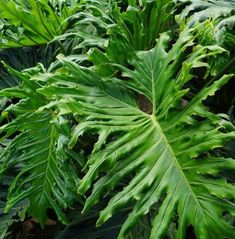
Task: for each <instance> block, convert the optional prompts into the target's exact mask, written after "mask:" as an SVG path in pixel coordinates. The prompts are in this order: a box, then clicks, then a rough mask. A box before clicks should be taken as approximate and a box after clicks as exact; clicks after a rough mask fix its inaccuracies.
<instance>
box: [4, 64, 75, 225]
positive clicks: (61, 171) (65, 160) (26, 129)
mask: <svg viewBox="0 0 235 239" xmlns="http://www.w3.org/2000/svg"><path fill="white" fill-rule="evenodd" d="M38 70H39V69H38V68H37V67H36V68H32V69H28V70H26V71H25V72H24V73H19V72H17V71H15V70H13V69H12V68H10V67H9V71H10V72H11V73H12V74H13V75H14V76H15V77H17V78H18V79H19V80H20V83H19V86H18V87H12V88H8V89H4V90H2V91H0V95H1V96H5V97H8V98H11V97H14V98H15V99H17V101H16V103H15V104H14V103H12V104H11V105H10V106H9V107H7V108H6V109H5V110H4V112H3V114H2V116H6V118H7V120H8V121H10V122H9V123H6V124H3V125H2V126H1V127H0V132H1V133H2V134H1V142H4V140H5V139H8V138H9V137H10V139H11V141H10V143H9V144H8V145H7V146H6V147H3V148H2V150H1V155H0V165H1V166H0V177H1V178H4V176H6V175H9V171H10V170H13V169H15V170H16V173H15V177H14V180H12V181H11V183H10V186H9V193H8V198H7V203H6V208H5V212H9V211H10V210H12V208H13V207H14V206H15V205H17V204H18V203H20V202H22V201H23V200H25V199H26V200H28V201H29V203H30V206H29V208H28V212H29V214H30V215H32V216H33V217H35V218H37V219H38V220H39V222H40V223H41V225H43V224H44V223H45V221H46V219H47V210H48V209H49V208H52V209H53V210H54V211H55V212H56V214H57V216H58V219H59V220H60V221H62V222H63V223H67V222H68V221H67V219H66V216H65V213H64V209H66V208H67V207H69V206H70V205H71V203H72V202H74V201H76V198H75V192H76V190H75V188H76V183H77V182H78V176H77V175H78V174H76V173H75V171H76V167H77V166H76V165H77V163H76V162H75V161H74V160H73V157H72V154H71V153H70V152H69V150H68V149H67V147H66V144H67V142H68V140H69V135H70V127H69V125H70V124H69V122H68V120H66V119H64V118H63V117H59V116H57V114H56V113H55V112H53V111H48V110H46V111H45V112H40V111H37V109H38V108H39V107H40V106H42V105H44V104H45V103H46V101H45V97H43V96H42V95H40V94H38V93H37V92H36V90H37V88H38V87H39V85H38V84H37V83H35V82H30V77H31V74H37V73H38Z"/></svg>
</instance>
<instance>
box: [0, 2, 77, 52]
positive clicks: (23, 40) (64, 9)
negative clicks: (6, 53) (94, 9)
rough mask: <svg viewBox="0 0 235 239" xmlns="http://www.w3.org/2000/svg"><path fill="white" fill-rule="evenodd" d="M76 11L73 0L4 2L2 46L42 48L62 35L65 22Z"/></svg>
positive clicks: (0, 12)
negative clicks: (40, 46) (39, 46)
mask: <svg viewBox="0 0 235 239" xmlns="http://www.w3.org/2000/svg"><path fill="white" fill-rule="evenodd" d="M75 9H76V4H75V3H74V1H64V0H63V1H57V3H56V2H55V1H50V0H40V1H35V0H27V1H17V0H7V1H5V0H1V1H0V29H1V34H0V47H1V48H9V47H22V46H34V45H41V44H45V43H48V42H50V41H51V40H52V39H53V38H54V37H55V36H58V35H60V34H62V33H63V32H64V31H65V29H66V26H67V23H66V22H65V19H66V18H67V17H69V16H70V15H72V14H73V13H74V11H75Z"/></svg>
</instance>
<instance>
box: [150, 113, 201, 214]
mask: <svg viewBox="0 0 235 239" xmlns="http://www.w3.org/2000/svg"><path fill="white" fill-rule="evenodd" d="M151 120H152V122H153V124H154V126H155V127H156V129H157V131H158V132H160V134H161V135H162V140H163V141H164V142H165V144H166V147H167V148H168V150H169V151H170V153H171V155H172V158H173V162H174V164H175V166H176V168H177V169H178V171H180V175H181V178H183V181H184V182H185V183H184V184H185V185H186V186H187V187H188V189H189V190H188V191H190V192H191V195H192V196H193V199H194V201H195V202H196V204H197V205H198V208H200V210H201V212H202V213H203V215H204V210H203V207H202V206H201V204H200V202H199V200H198V198H197V196H196V194H195V193H194V191H193V189H192V188H191V185H190V183H189V182H188V179H187V177H186V176H185V174H184V172H183V170H182V168H181V166H180V164H179V162H178V160H177V158H176V156H175V153H174V151H173V149H172V147H171V145H170V144H169V142H168V139H167V137H166V136H165V134H164V133H163V130H162V128H161V126H160V124H159V123H158V121H157V119H156V116H155V115H153V114H152V115H151Z"/></svg>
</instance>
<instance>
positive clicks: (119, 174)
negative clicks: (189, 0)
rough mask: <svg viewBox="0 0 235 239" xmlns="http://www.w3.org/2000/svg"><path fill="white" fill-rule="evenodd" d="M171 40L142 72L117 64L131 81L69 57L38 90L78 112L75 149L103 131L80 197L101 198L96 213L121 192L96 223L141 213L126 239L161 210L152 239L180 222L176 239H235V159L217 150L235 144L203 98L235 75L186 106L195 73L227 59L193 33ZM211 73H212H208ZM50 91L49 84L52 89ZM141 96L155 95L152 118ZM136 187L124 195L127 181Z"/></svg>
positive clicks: (141, 58)
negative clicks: (229, 173) (188, 235)
mask: <svg viewBox="0 0 235 239" xmlns="http://www.w3.org/2000/svg"><path fill="white" fill-rule="evenodd" d="M170 40H171V38H170V36H169V34H168V33H164V34H161V36H160V38H159V39H158V41H157V44H156V46H155V47H154V48H153V49H151V50H148V51H141V52H137V54H136V55H135V56H134V57H133V59H132V61H130V64H131V65H132V67H133V70H131V69H130V68H125V67H123V66H118V67H119V68H120V69H121V70H122V72H123V76H125V79H126V77H128V78H129V79H128V80H118V79H116V78H113V79H107V78H104V79H103V78H100V77H99V76H98V75H97V74H95V73H94V72H93V70H92V69H87V68H84V67H80V66H78V65H77V64H75V63H73V62H72V61H70V60H68V59H66V58H61V61H62V62H63V64H64V67H63V68H62V69H61V70H58V71H57V72H56V73H55V74H46V75H44V76H39V77H35V78H34V80H35V81H38V82H41V83H42V82H46V85H45V86H44V87H43V88H42V89H40V90H38V92H40V93H42V94H44V95H45V96H46V97H47V98H48V99H50V100H51V101H52V102H53V103H51V104H49V105H48V106H47V107H49V108H50V107H52V108H54V107H56V106H58V110H60V114H62V115H64V114H68V113H69V114H70V113H73V114H74V115H75V116H76V119H77V121H78V122H79V124H78V125H77V127H76V128H75V129H74V132H73V137H72V139H71V141H70V147H74V146H75V145H76V142H77V139H78V138H79V137H80V136H81V135H82V134H84V132H88V133H97V134H98V135H99V138H98V141H97V142H96V144H95V145H94V149H93V152H92V153H91V155H90V157H89V159H88V161H87V166H86V167H85V169H84V170H86V175H85V176H84V178H83V179H82V181H81V183H80V185H79V187H78V193H79V194H80V195H83V194H84V193H86V192H87V191H88V189H89V188H91V187H93V191H92V193H91V195H90V196H89V198H88V199H87V200H86V204H85V208H84V210H85V211H86V210H88V209H89V208H90V207H91V206H92V205H94V204H96V203H97V202H98V201H99V200H100V199H101V198H102V197H104V196H105V195H107V194H108V195H109V196H110V195H111V192H112V189H113V188H116V187H117V186H119V190H120V192H118V193H117V194H115V195H114V196H112V199H111V200H110V202H109V203H108V205H107V207H106V208H105V209H104V210H103V211H101V213H100V217H99V220H98V222H97V225H101V224H103V223H104V222H105V221H107V220H108V219H109V218H110V217H111V216H112V215H113V214H114V213H115V212H118V211H119V210H120V209H121V208H123V207H124V206H125V205H132V207H133V210H132V212H131V213H130V215H129V217H128V218H127V220H126V222H125V223H124V224H123V226H122V229H121V232H120V234H119V237H118V238H119V239H123V238H125V235H126V234H127V232H128V231H129V230H130V229H131V228H132V227H133V226H134V225H135V224H136V223H137V222H138V220H139V219H140V217H142V216H143V215H145V214H148V213H149V211H150V210H151V208H152V207H153V206H154V205H155V204H156V203H159V204H160V207H159V210H158V212H157V214H156V216H155V219H154V220H153V222H152V232H151V236H150V238H151V239H157V238H161V237H162V236H163V235H164V234H165V233H166V231H167V229H168V227H169V224H170V222H171V221H172V220H173V217H174V216H177V218H178V219H177V222H178V227H177V233H176V235H175V238H184V237H185V232H186V229H187V227H189V226H190V225H192V226H193V227H194V230H195V233H196V235H197V237H198V238H208V239H209V238H215V237H217V238H224V237H226V238H234V236H235V233H234V227H232V225H230V224H229V223H228V222H227V221H226V219H225V218H224V217H223V214H224V213H228V214H232V215H234V209H235V207H234V206H235V205H234V203H233V199H234V198H235V194H234V189H235V188H234V185H232V184H231V183H229V182H227V181H226V179H225V178H221V176H220V172H222V171H223V170H224V169H229V170H234V169H235V161H234V160H233V159H229V158H222V157H218V156H217V155H216V154H215V152H214V151H213V150H214V149H216V148H220V147H222V146H223V145H224V144H225V142H227V141H229V140H230V139H232V138H234V137H235V132H234V129H235V127H234V126H233V125H232V124H231V123H230V122H229V121H228V119H227V116H225V115H224V116H223V115H216V114H214V113H212V112H210V111H209V110H208V109H207V108H206V107H205V106H204V104H203V101H204V100H205V99H206V98H207V97H208V96H212V95H213V94H214V93H215V92H216V91H217V89H219V88H220V87H221V86H222V85H224V84H226V83H227V82H228V80H229V79H230V78H231V77H232V75H224V76H223V77H221V78H220V79H218V80H216V81H215V82H211V83H208V84H207V85H206V86H205V87H203V88H202V89H201V90H200V91H199V92H198V93H197V94H196V95H195V96H194V97H193V98H192V100H190V101H186V103H185V101H183V99H184V97H185V96H187V94H188V93H189V91H190V89H187V88H185V85H186V83H187V82H189V81H190V80H192V78H193V76H192V75H191V71H192V70H193V69H197V68H200V67H206V68H208V71H209V65H208V64H207V63H206V59H207V57H209V56H211V55H216V54H220V53H222V52H223V49H222V48H220V47H218V46H213V47H203V46H197V47H194V48H193V52H192V53H191V54H189V55H187V54H185V52H186V51H188V50H189V49H190V48H191V47H192V46H193V39H192V36H191V33H189V32H184V33H183V34H181V36H180V38H179V39H178V40H177V42H176V43H175V44H174V45H173V47H171V46H170ZM207 74H208V73H207ZM43 84H45V83H43ZM133 92H135V94H139V95H142V97H146V98H148V100H146V104H147V105H148V108H150V109H148V112H145V111H143V110H141V109H140V108H139V107H138V105H137V104H136V101H135V98H134V96H133ZM125 178H126V179H127V180H129V182H128V183H127V185H126V186H125V187H123V189H120V183H121V182H122V180H123V179H125Z"/></svg>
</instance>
